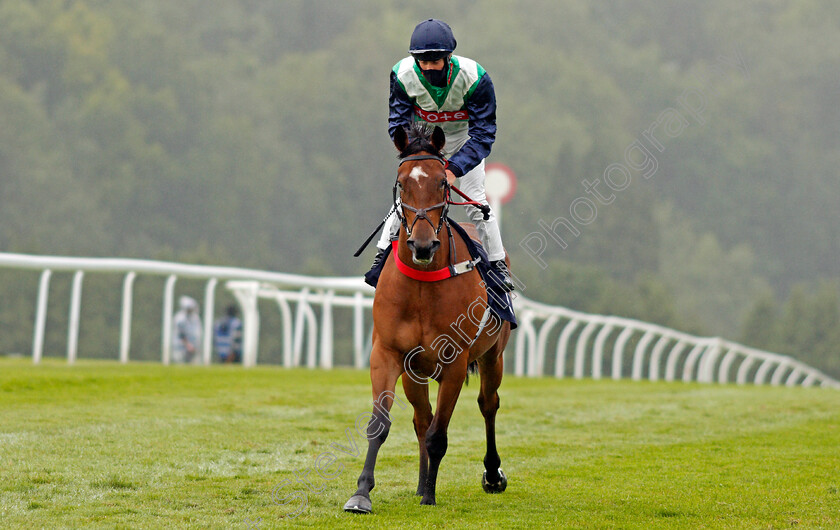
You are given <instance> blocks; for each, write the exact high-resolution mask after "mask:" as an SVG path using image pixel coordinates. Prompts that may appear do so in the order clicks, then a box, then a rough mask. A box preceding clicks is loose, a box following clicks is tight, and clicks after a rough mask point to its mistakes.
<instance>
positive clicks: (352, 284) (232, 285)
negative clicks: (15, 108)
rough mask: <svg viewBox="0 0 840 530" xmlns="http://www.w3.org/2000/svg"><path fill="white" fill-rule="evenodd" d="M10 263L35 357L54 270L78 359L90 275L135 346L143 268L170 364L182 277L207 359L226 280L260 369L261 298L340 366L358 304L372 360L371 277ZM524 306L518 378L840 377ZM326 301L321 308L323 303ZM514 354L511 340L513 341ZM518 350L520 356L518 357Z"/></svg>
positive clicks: (290, 330) (661, 332)
mask: <svg viewBox="0 0 840 530" xmlns="http://www.w3.org/2000/svg"><path fill="white" fill-rule="evenodd" d="M2 268H7V269H29V270H37V271H41V276H40V282H39V287H38V292H37V306H36V313H35V325H34V332H33V339H32V360H33V362H35V363H38V362H40V360H41V358H42V356H43V348H44V333H45V326H46V322H47V306H48V297H49V286H50V278H51V276H52V274H53V272H54V271H65V272H68V271H69V272H73V273H74V275H73V282H72V288H71V294H70V312H69V318H68V330H67V360H68V362H70V363H73V362H74V361H75V360H76V359H77V357H78V336H79V325H80V314H81V311H80V309H81V302H82V289H83V280H84V277H85V274H88V273H102V272H108V273H121V274H124V278H123V282H122V312H121V319H120V322H121V325H120V348H119V359H120V361H121V362H124V363H125V362H128V360H129V357H130V350H131V327H132V305H133V285H134V281H135V278H136V277H137V275H139V274H144V275H156V276H163V277H166V281H165V284H164V293H163V307H162V329H163V332H162V340H161V343H162V344H161V361H162V362H163V363H164V364H169V362H170V359H171V356H170V353H171V352H170V344H171V334H172V315H173V309H174V307H173V300H174V292H175V284H176V282H177V280H178V278H191V279H199V280H204V281H206V284H205V292H204V300H203V309H204V318H203V322H204V326H205V329H204V341H203V351H202V361H203V362H204V363H205V364H210V363H211V360H212V340H211V339H212V337H211V334H212V323H213V320H214V318H213V317H214V312H215V307H214V305H215V293H216V288H217V286H218V283H219V282H220V281H224V282H226V287H227V288H228V289H230V290H231V292H232V293H233V294H234V296H235V297H236V299H237V301H238V302H239V304H240V306H241V308H242V315H243V364H244V365H245V366H254V365H256V363H257V359H258V353H259V336H260V314H259V310H258V301H259V300H261V299H262V300H265V299H269V300H273V301H275V302H276V303H277V307H278V311H279V313H280V316H281V319H282V325H281V328H282V329H279V330H277V331H278V332H279V333H280V336H281V337H282V359H283V365H284V366H287V367H292V366H301V365H306V366H308V367H311V368H314V367H316V366H317V367H321V368H331V367H332V366H333V362H334V353H335V352H334V328H335V326H334V318H335V311H334V309H335V308H339V307H343V308H350V309H351V310H352V317H351V319H352V322H351V329H352V334H353V341H352V349H353V365H354V366H356V367H358V368H361V367H364V366H365V365H366V364H367V361H368V354H369V351H370V342H369V337H370V308H371V306H372V294H373V289H371V288H370V287H369V286H367V285H365V284H364V282H363V281H362V280H361V278H318V277H310V276H302V275H295V274H283V273H274V272H265V271H258V270H249V269H237V268H230V267H212V266H201V265H184V264H178V263H168V262H160V261H146V260H131V259H109V258H68V257H45V256H30V255H22V254H3V253H0V273H2ZM514 305H515V308H516V312H517V317H518V319H519V325H520V326H519V329H518V330H517V331H516V332H514V338H513V342H512V346H513V347H514V351H513V359H512V363H511V366H510V368H511V369H512V371H513V373H515V374H516V375H527V376H534V377H537V376H544V375H554V376H556V377H567V376H572V377H575V378H584V377H591V378H593V379H601V378H603V377H605V376H608V377H611V378H612V379H622V378H627V377H630V378H632V379H634V380H642V379H648V380H651V381H657V380H665V381H674V380H682V381H687V382H688V381H699V382H706V383H711V382H719V383H729V382H736V383H738V384H745V383H755V384H772V385H782V384H785V385H788V386H797V385H801V386H823V387H832V388H840V383H838V382H837V381H835V380H834V379H832V378H830V377H828V376H827V375H825V374H823V373H822V372H820V371H819V370H816V369H814V368H811V367H809V366H807V365H805V364H803V363H801V362H799V361H797V360H795V359H793V358H791V357H788V356H784V355H779V354H775V353H771V352H766V351H761V350H756V349H754V348H748V347H746V346H742V345H740V344H736V343H734V342H731V341H727V340H724V339H721V338H718V337H711V338H710V337H696V336H692V335H688V334H685V333H681V332H679V331H675V330H672V329H668V328H664V327H662V326H657V325H653V324H648V323H645V322H639V321H636V320H631V319H626V318H619V317H611V316H601V315H590V314H586V313H580V312H577V311H572V310H569V309H566V308H563V307H554V306H548V305H545V304H540V303H538V302H534V301H532V300H528V299H526V298H524V297H522V296H518V297H516V299H515V301H514ZM315 308H318V311H316V310H315ZM508 352H509V354H510V346H509V347H508ZM509 356H510V355H509Z"/></svg>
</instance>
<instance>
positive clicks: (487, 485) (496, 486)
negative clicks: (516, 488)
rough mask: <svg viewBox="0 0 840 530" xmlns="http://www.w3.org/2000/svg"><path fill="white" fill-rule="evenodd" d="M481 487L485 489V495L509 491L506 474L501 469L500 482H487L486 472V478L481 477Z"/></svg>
mask: <svg viewBox="0 0 840 530" xmlns="http://www.w3.org/2000/svg"><path fill="white" fill-rule="evenodd" d="M481 487H482V488H484V492H485V493H501V492H503V491H505V490H506V489H507V477H506V476H505V472H504V471H502V468H499V481H498V482H493V483H491V482H487V471H485V472H484V476H483V477H481Z"/></svg>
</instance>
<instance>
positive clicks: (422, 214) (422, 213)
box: [393, 155, 449, 237]
mask: <svg viewBox="0 0 840 530" xmlns="http://www.w3.org/2000/svg"><path fill="white" fill-rule="evenodd" d="M415 160H437V161H438V162H440V163H441V165H443V166H446V161H445V160H444V159H443V158H441V157H439V156H436V155H412V156H407V157H405V158H403V159H401V160H400V166H402V165H403V164H405V163H406V162H412V161H415ZM444 182H445V183H446V188H445V193H444V197H443V201H442V202H439V203H437V204H434V205H432V206H429V207H428V208H415V207H414V206H411V205H408V204H405V203H404V202H402V198H400V203H399V205H397V187H398V186H399V177H397V182H395V183H394V190H393V196H394V208H395V210H396V212H397V217H398V218H399V219H400V223H402V225H403V227H405V231H406V234H408V237H411V231H412V229H414V225H415V224H416V223H417V221H418V220H419V219H424V220H425V221H426V222H427V223H429V225H430V226H431V227H432V230H434V231H435V236H437V235H438V234H439V233H440V230H441V228H443V223H444V220H445V219H446V213H447V211H448V210H449V182H448V181H444ZM400 207H402V208H403V209H405V210H408V211H410V212H414V221H412V223H411V226H409V224H408V220H407V219H406V217H405V214H404V213H403V211H402V210H401V209H400ZM437 208H441V212H440V220H439V221H438V225H437V227H435V225H434V224H432V220H431V219H429V217H428V216H427V215H426V214H427V213H429V212H430V211H431V210H434V209H437Z"/></svg>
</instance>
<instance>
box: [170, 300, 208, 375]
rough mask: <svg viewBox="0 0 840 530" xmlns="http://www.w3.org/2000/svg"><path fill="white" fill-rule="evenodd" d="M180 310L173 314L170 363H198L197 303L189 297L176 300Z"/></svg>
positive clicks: (199, 322)
mask: <svg viewBox="0 0 840 530" xmlns="http://www.w3.org/2000/svg"><path fill="white" fill-rule="evenodd" d="M178 306H179V307H180V310H179V311H178V312H177V313H175V319H174V323H173V324H174V325H173V328H174V329H173V333H172V361H173V362H176V363H198V362H199V356H198V352H199V350H200V349H201V331H202V327H201V318H200V317H199V316H198V302H196V301H195V300H194V299H192V298H190V297H189V296H182V297H181V298H180V299H179V300H178Z"/></svg>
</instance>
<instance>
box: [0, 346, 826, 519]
mask: <svg viewBox="0 0 840 530" xmlns="http://www.w3.org/2000/svg"><path fill="white" fill-rule="evenodd" d="M477 383H478V381H476V380H474V381H473V383H471V385H470V386H469V387H467V388H465V389H464V391H463V392H462V394H461V401H460V402H459V404H458V407H457V408H456V411H455V414H454V417H453V420H452V424H451V426H450V432H449V451H448V453H447V455H446V458H445V459H444V461H443V464H442V466H441V473H440V478H439V482H438V495H437V500H438V506H436V507H427V506H420V505H419V499H418V498H417V497H415V496H414V495H413V493H414V488H415V486H416V473H417V446H416V440H415V438H414V432H413V428H412V426H411V412H410V410H409V409H408V408H406V409H400V408H398V407H397V408H395V410H394V413H393V417H394V426H393V428H392V429H391V435H390V437H389V438H388V441H387V442H386V444H385V446H384V447H383V449H382V451H381V452H380V458H379V462H378V466H377V475H376V479H377V486H376V489H374V491H373V493H372V499H373V508H374V514H372V515H370V516H356V515H350V514H345V513H344V512H342V510H341V506H342V505H343V503H344V502H345V500H346V499H347V498H348V497H349V496H350V495H351V494H352V493H353V491H354V490H355V482H356V478H357V477H358V473H359V472H360V470H361V467H362V462H363V459H364V457H363V451H364V449H365V446H363V445H362V444H361V441H360V440H359V439H358V435H356V440H357V442H358V443H359V448H360V450H361V451H362V454H361V455H360V456H352V455H347V454H344V453H341V452H339V451H337V450H336V449H334V448H332V444H344V445H346V444H347V437H346V432H345V430H346V429H348V428H349V429H350V430H351V431H352V429H353V426H354V422H355V420H356V418H357V416H359V415H360V414H362V413H363V412H366V411H368V410H369V409H370V400H371V396H370V386H369V380H368V375H367V373H365V372H359V371H353V370H335V371H332V372H323V371H308V370H283V369H280V368H276V367H261V368H256V369H252V370H242V369H241V368H239V367H221V366H217V367H211V368H200V367H185V366H173V367H162V366H159V365H156V364H129V365H119V364H116V363H109V362H79V363H78V364H77V365H76V366H72V367H70V366H66V365H65V364H64V363H62V362H58V361H48V362H45V363H44V364H43V365H41V366H32V365H31V364H30V363H29V361H26V360H22V359H16V360H13V359H3V358H0V414H2V416H0V478H2V480H0V526H2V527H6V528H80V527H104V528H161V527H203V528H206V527H209V528H248V522H249V521H250V522H252V523H256V522H257V521H259V525H258V527H259V528H283V527H285V526H308V527H318V528H320V527H329V528H334V527H338V528H343V527H353V528H355V527H369V526H375V527H388V528H420V527H425V528H463V527H481V528H486V527H498V528H542V527H558V528H794V527H795V528H838V527H840V392H836V391H832V390H821V389H798V388H795V389H788V388H771V387H737V386H715V385H693V384H692V385H687V384H668V383H633V382H614V381H571V380H555V379H548V378H546V379H522V378H514V377H507V378H506V379H505V381H504V383H503V385H502V389H501V391H500V394H501V397H502V409H501V410H500V411H499V417H498V431H499V436H498V443H499V448H500V453H501V456H502V467H503V468H504V470H505V472H506V473H507V475H508V478H509V486H508V490H507V491H506V492H505V493H503V494H501V495H487V494H485V493H483V492H482V490H481V485H480V479H481V472H482V469H483V468H482V464H481V460H482V458H483V455H484V440H483V438H484V431H483V422H482V419H481V415H480V414H479V412H478V407H477V406H476V404H475V399H476V395H477V388H478V385H477ZM329 453H334V454H337V455H338V459H337V460H336V461H335V462H332V464H331V465H329V464H330V462H329V459H328V456H324V457H322V460H321V464H323V465H324V467H325V469H327V470H331V471H333V472H334V473H336V472H337V471H338V470H340V472H337V477H336V478H334V479H333V480H331V481H328V482H324V480H323V479H320V478H317V477H318V475H317V472H316V471H314V468H313V466H314V465H315V463H316V459H317V458H318V457H319V455H328V454H329ZM310 468H312V469H313V470H312V471H311V473H310V475H309V476H308V477H307V478H308V480H310V482H312V484H313V488H315V489H319V490H322V491H320V492H319V493H312V492H310V493H309V494H308V495H307V506H306V508H305V510H304V511H303V513H301V514H300V515H298V516H296V517H293V518H292V517H290V516H289V514H290V513H292V512H293V511H294V510H295V509H296V508H297V504H295V505H294V506H293V505H292V504H287V505H278V504H276V503H275V502H274V501H273V497H272V490H274V489H275V488H276V487H277V486H278V485H281V484H283V483H284V482H286V481H293V480H294V475H295V473H297V474H298V475H303V474H305V473H306V471H307V469H310ZM296 487H300V488H303V486H286V487H283V488H278V491H276V492H275V493H277V494H278V495H277V497H278V498H281V497H284V496H286V495H288V494H290V493H292V492H293V490H294V489H295V488H296ZM253 527H257V526H256V525H255V526H253Z"/></svg>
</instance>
